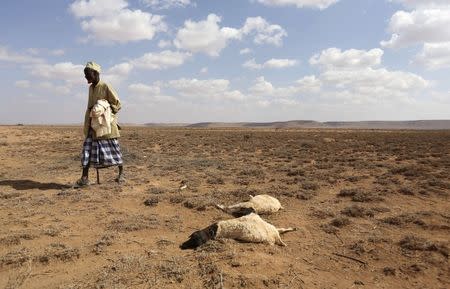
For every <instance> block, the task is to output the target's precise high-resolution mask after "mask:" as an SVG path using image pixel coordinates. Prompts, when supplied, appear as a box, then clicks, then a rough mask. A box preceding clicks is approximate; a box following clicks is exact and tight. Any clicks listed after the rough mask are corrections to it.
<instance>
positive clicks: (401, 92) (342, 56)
mask: <svg viewBox="0 0 450 289" xmlns="http://www.w3.org/2000/svg"><path fill="white" fill-rule="evenodd" d="M382 55H383V51H382V50H381V49H377V48H375V49H371V50H368V51H365V50H356V49H349V50H345V51H341V50H340V49H338V48H329V49H326V50H323V51H322V52H321V53H318V54H315V55H314V56H313V57H311V59H310V64H311V65H317V66H319V67H320V68H321V69H322V72H321V74H320V75H319V79H320V81H321V82H322V84H323V87H324V88H327V90H328V93H326V92H323V93H322V95H325V96H326V95H328V96H329V97H328V98H335V97H333V92H336V94H335V96H336V97H338V98H340V99H343V100H346V101H351V102H354V103H368V102H376V101H379V100H383V101H391V100H392V101H398V100H410V99H412V98H413V97H414V96H416V95H418V93H420V92H421V91H423V90H424V89H425V88H427V87H428V86H429V85H430V83H429V82H428V81H427V80H425V79H423V78H422V77H421V76H419V75H416V74H413V73H409V72H403V71H390V70H387V69H385V68H377V66H379V65H380V64H381V57H382Z"/></svg>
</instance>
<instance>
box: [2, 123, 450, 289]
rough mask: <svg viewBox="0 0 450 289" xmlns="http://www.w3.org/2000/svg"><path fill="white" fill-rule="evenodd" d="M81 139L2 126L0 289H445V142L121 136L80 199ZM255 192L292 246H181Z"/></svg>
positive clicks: (293, 132)
mask: <svg viewBox="0 0 450 289" xmlns="http://www.w3.org/2000/svg"><path fill="white" fill-rule="evenodd" d="M82 142H83V137H82V134H81V128H80V127H57V126H47V127H45V126H42V127H39V126H1V127H0V160H1V166H0V288H9V289H10V288H71V289H75V288H308V289H309V288H330V289H331V288H450V266H449V246H450V238H449V237H450V202H449V193H450V177H449V170H450V131H375V130H318V129H315V130H314V129H309V130H307V129H304V130H298V129H188V128H146V127H125V129H124V130H123V131H122V138H121V139H120V143H121V146H122V150H123V154H124V159H125V162H126V163H125V170H126V176H127V182H126V183H124V184H117V183H115V182H114V181H113V180H114V178H115V176H116V174H117V169H116V168H108V169H103V170H101V171H100V179H101V183H100V184H93V185H91V186H89V187H87V188H83V189H73V188H71V187H70V184H72V183H74V182H75V181H76V179H77V178H79V176H80V173H81V168H80V161H79V155H80V150H81V146H82ZM95 178H96V175H95V171H94V170H91V172H90V179H91V181H92V182H93V183H95ZM183 184H186V185H187V188H186V189H183V190H180V187H181V186H182V185H183ZM257 194H269V195H272V196H274V197H276V198H278V199H279V200H280V202H281V203H282V205H283V206H284V208H285V209H284V210H282V211H280V212H278V213H276V214H274V215H270V216H263V218H264V219H266V220H267V221H268V222H270V223H272V224H274V225H276V226H279V227H297V228H298V230H297V231H295V232H290V233H286V234H284V235H283V236H282V238H283V240H284V242H285V243H286V244H287V247H280V246H270V245H266V244H253V243H242V242H238V241H234V240H212V241H210V242H208V243H206V244H205V245H203V246H201V247H200V248H198V249H197V250H184V251H183V250H180V249H179V245H180V244H181V243H182V242H183V241H185V240H187V238H188V236H189V235H190V234H191V233H192V232H194V231H195V230H198V229H202V228H204V227H206V226H208V225H210V224H212V223H213V222H216V221H218V220H224V219H228V218H232V217H231V216H229V215H227V214H226V213H224V212H221V211H219V210H217V209H216V208H215V207H214V205H215V204H217V203H221V204H232V203H235V202H239V201H245V200H247V199H248V196H249V195H257Z"/></svg>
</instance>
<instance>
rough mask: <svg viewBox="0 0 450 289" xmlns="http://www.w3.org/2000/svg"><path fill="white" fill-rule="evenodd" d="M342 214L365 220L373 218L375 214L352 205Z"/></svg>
mask: <svg viewBox="0 0 450 289" xmlns="http://www.w3.org/2000/svg"><path fill="white" fill-rule="evenodd" d="M341 213H342V214H344V215H346V216H349V217H354V218H364V217H366V216H367V217H373V216H374V213H373V211H372V210H370V209H366V208H364V207H361V206H358V205H351V206H349V207H347V208H345V209H343V210H342V211H341Z"/></svg>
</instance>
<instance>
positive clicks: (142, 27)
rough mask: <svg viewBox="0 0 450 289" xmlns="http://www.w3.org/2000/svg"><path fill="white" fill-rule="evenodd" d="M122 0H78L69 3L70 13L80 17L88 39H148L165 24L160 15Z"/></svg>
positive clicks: (124, 41) (118, 40) (100, 40)
mask: <svg viewBox="0 0 450 289" xmlns="http://www.w3.org/2000/svg"><path fill="white" fill-rule="evenodd" d="M126 7H128V3H127V2H126V1H123V0H112V1H109V0H77V1H75V2H74V3H72V4H71V5H70V11H71V12H72V14H73V15H74V16H75V17H77V18H80V19H84V20H82V21H81V28H82V29H83V30H84V31H85V32H87V33H88V39H93V40H97V41H98V42H119V43H126V42H130V41H139V40H150V39H152V38H153V37H154V35H155V34H156V33H158V32H161V31H166V29H167V26H166V24H165V22H164V20H163V17H162V16H160V15H153V14H150V13H147V12H143V11H141V10H130V9H128V8H126Z"/></svg>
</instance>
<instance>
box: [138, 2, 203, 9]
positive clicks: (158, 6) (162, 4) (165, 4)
mask: <svg viewBox="0 0 450 289" xmlns="http://www.w3.org/2000/svg"><path fill="white" fill-rule="evenodd" d="M141 2H142V3H143V4H144V5H146V6H148V7H151V8H153V9H169V8H173V7H186V6H189V5H193V4H194V3H192V2H191V1H190V0H141Z"/></svg>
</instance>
